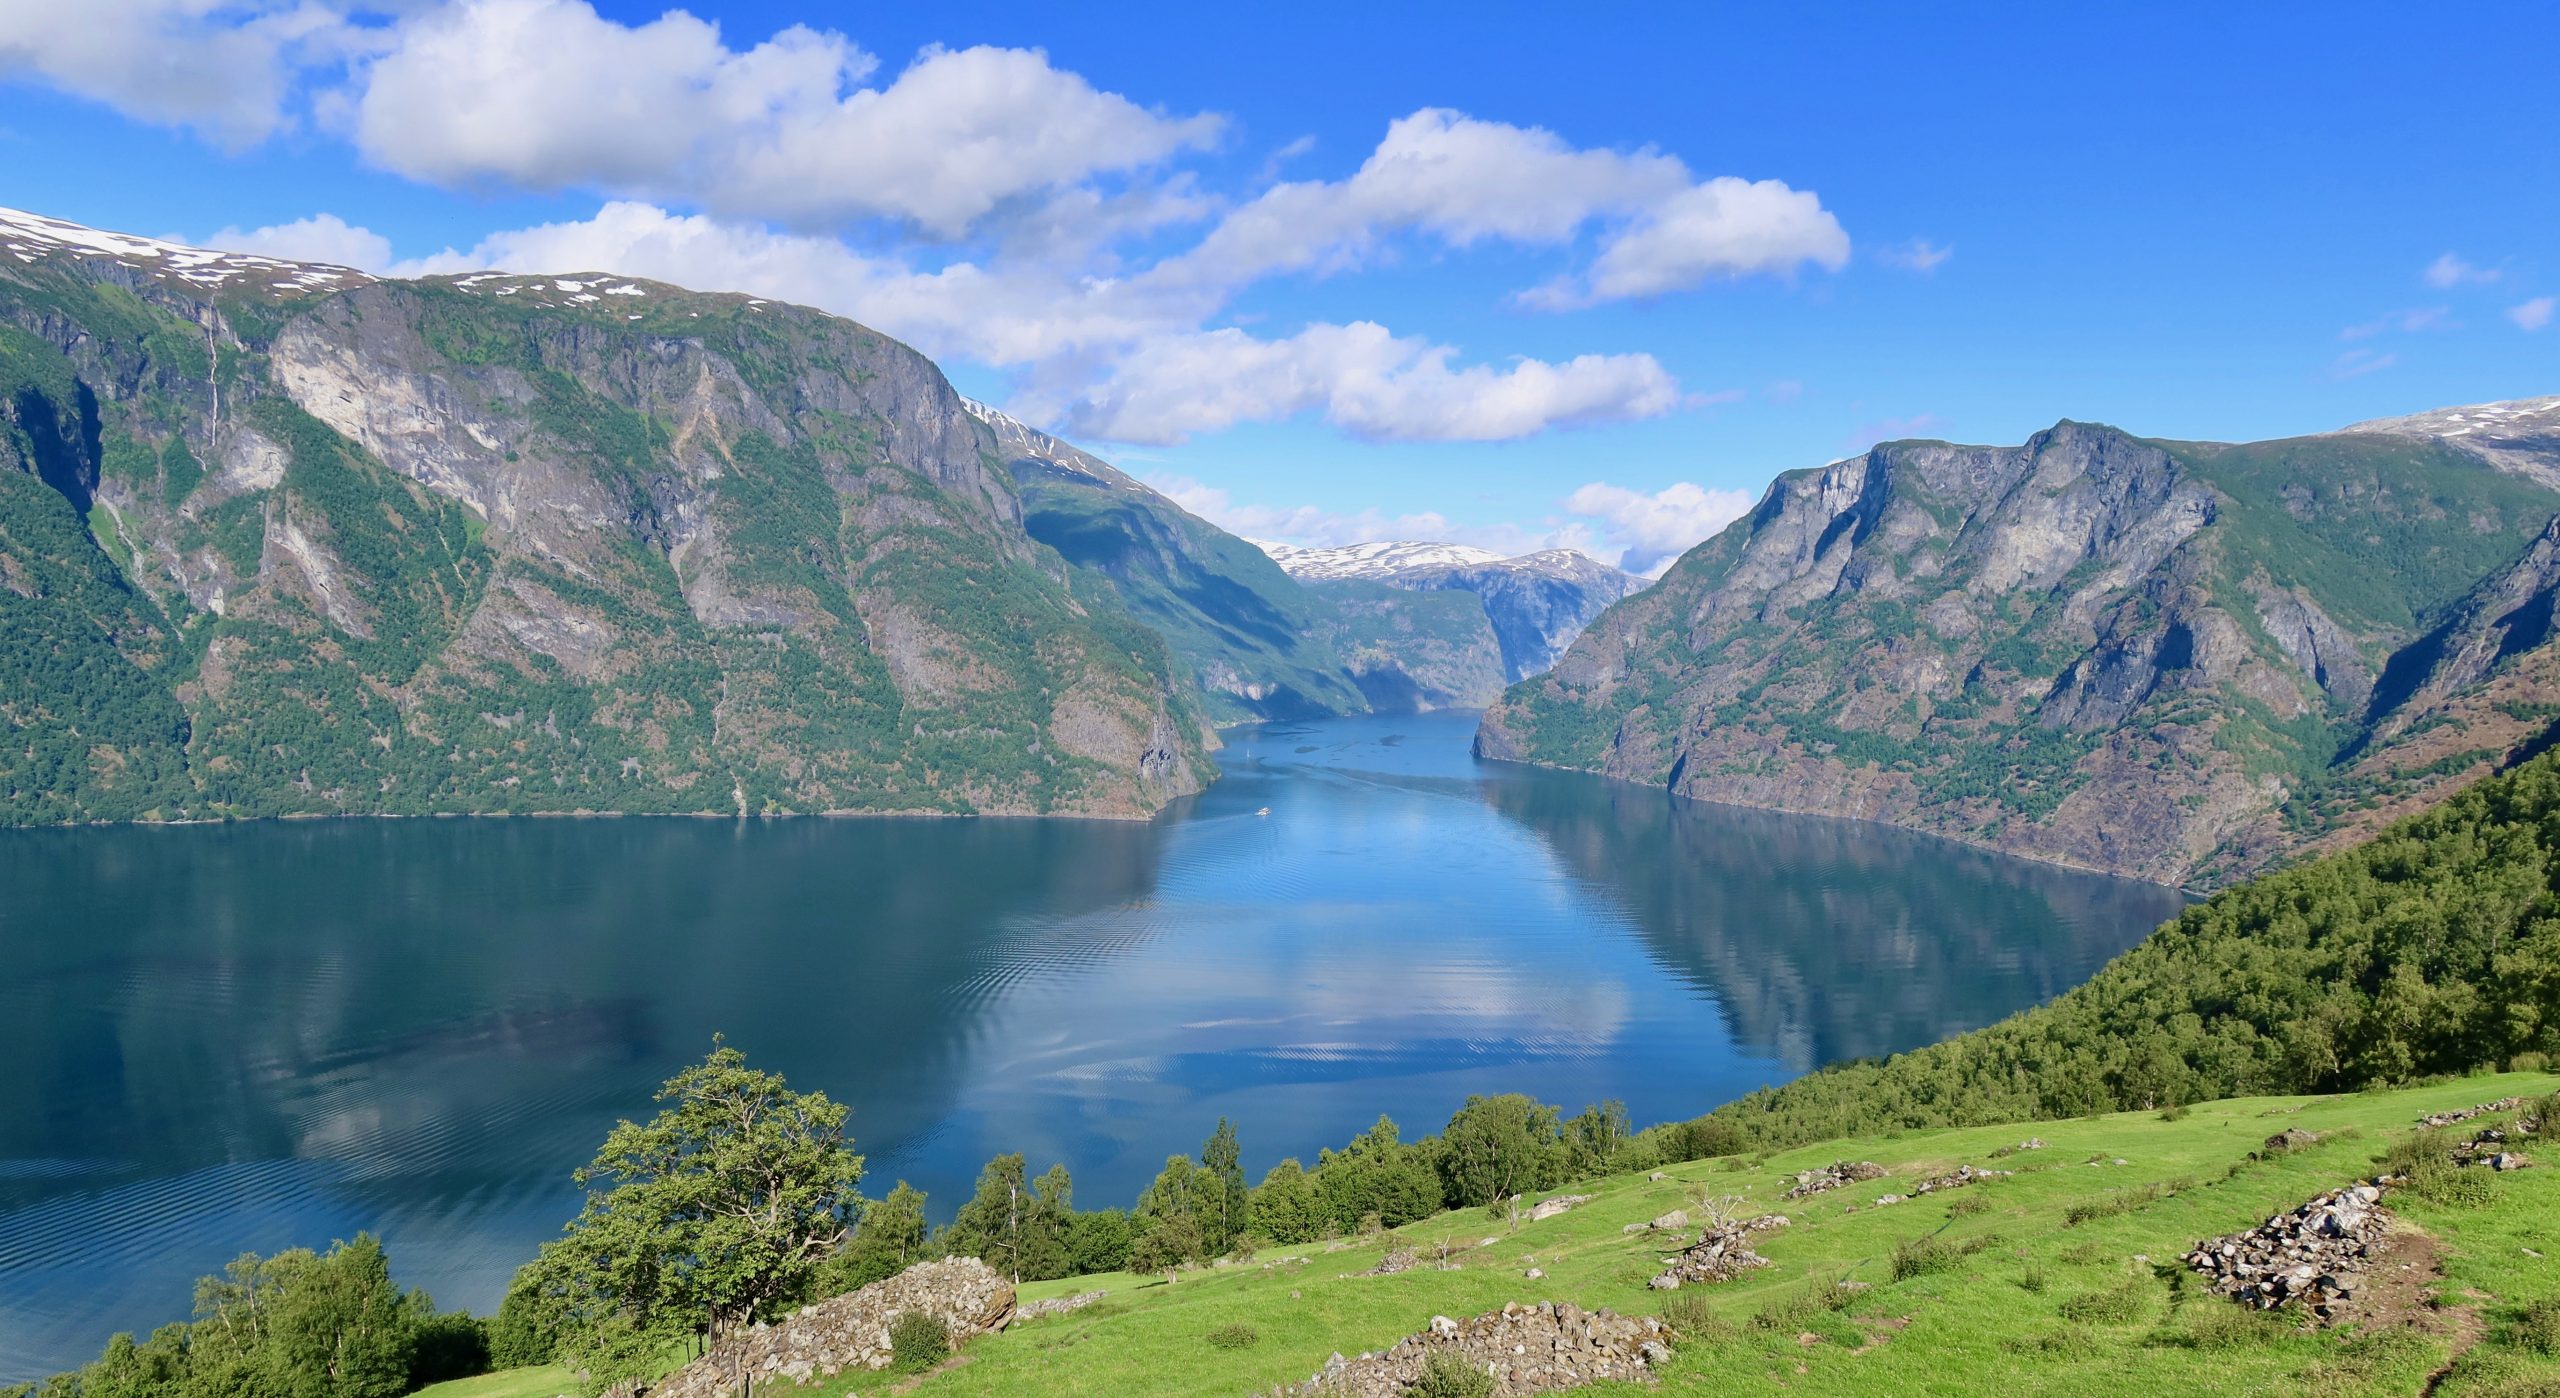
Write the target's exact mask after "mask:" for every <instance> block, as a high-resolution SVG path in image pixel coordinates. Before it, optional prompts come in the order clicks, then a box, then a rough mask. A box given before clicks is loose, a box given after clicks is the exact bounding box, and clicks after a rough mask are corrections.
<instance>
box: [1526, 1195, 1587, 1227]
mask: <svg viewBox="0 0 2560 1398" xmlns="http://www.w3.org/2000/svg"><path fill="white" fill-rule="evenodd" d="M1590 1202H1591V1196H1590V1195H1588V1194H1559V1195H1557V1196H1556V1197H1555V1198H1553V1199H1541V1200H1539V1201H1538V1202H1537V1203H1536V1204H1535V1205H1532V1206H1531V1207H1530V1209H1529V1221H1530V1222H1531V1223H1539V1222H1543V1221H1545V1220H1547V1219H1551V1218H1554V1217H1555V1216H1556V1215H1557V1214H1560V1213H1563V1212H1564V1211H1565V1210H1567V1209H1570V1208H1572V1207H1573V1206H1574V1205H1576V1204H1588V1203H1590Z"/></svg>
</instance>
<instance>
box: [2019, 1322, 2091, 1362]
mask: <svg viewBox="0 0 2560 1398" xmlns="http://www.w3.org/2000/svg"><path fill="white" fill-rule="evenodd" d="M2006 1347H2007V1349H2008V1350H2009V1352H2010V1353H2012V1354H2032V1355H2035V1356H2037V1357H2039V1358H2043V1359H2088V1358H2091V1357H2093V1356H2094V1355H2096V1354H2097V1352H2098V1342H2097V1341H2096V1340H2093V1339H2091V1338H2090V1337H2089V1332H2088V1331H2086V1330H2081V1329H2077V1328H2068V1329H2062V1330H2053V1331H2048V1332H2046V1333H2045V1334H2042V1335H2038V1336H2036V1337H2035V1338H2034V1339H2031V1340H2011V1341H2009V1342H2008V1344H2007V1346H2006Z"/></svg>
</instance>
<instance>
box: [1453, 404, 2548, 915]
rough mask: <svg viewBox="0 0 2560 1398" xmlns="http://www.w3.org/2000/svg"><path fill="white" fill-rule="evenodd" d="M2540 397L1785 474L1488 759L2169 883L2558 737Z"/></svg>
mask: <svg viewBox="0 0 2560 1398" xmlns="http://www.w3.org/2000/svg"><path fill="white" fill-rule="evenodd" d="M2555 426H2560V398H2537V399H2530V400H2522V401H2518V402H2512V403H2497V404H2486V405H2481V406H2476V407H2467V408H2451V409H2445V410H2442V411H2439V412H2435V413H2427V414H2421V415H2418V416H2415V417H2408V418H2396V419H2389V420H2385V421H2380V422H2371V423H2363V424H2359V425H2357V426H2355V427H2352V428H2349V429H2346V430H2344V431H2341V432H2335V433H2329V434H2326V435H2321V436H2313V437H2302V438H2294V439H2289V440H2283V441H2272V442H2257V443H2247V444H2226V443H2208V442H2182V441H2167V440H2149V439H2144V438H2138V437H2134V436H2132V435H2130V434H2128V433H2125V432H2122V431H2119V430H2117V429H2115V428H2111V427H2102V426H2095V425H2090V424H2084V423H2073V422H2064V423H2060V424H2058V425H2056V426H2055V427H2053V428H2052V429H2050V430H2048V431H2045V432H2040V433H2038V434H2036V435H2035V436H2034V437H2033V438H2031V439H2029V440H2028V441H2027V442H2026V443H2025V444H2024V445H2022V446H2017V447H1970V446H1956V445H1951V444H1948V443H1944V442H1889V443H1885V444H1882V445H1880V446H1877V447H1876V448H1874V449H1873V450H1871V451H1868V452H1865V453H1863V454H1861V455H1859V456H1855V457H1852V458H1849V459H1847V460H1844V461H1837V462H1833V463H1831V464H1830V465H1827V466H1823V467H1820V468H1817V469H1812V470H1804V471H1794V472H1789V473H1788V474H1786V475H1783V476H1781V477H1779V478H1778V480H1777V481H1776V482H1775V483H1774V484H1772V485H1771V486H1770V488H1769V490H1768V493H1767V494H1766V495H1765V496H1764V497H1763V498H1762V500H1761V501H1760V504H1759V505H1758V507H1757V508H1755V509H1754V510H1753V511H1752V512H1751V513H1750V514H1749V515H1747V516H1746V517H1744V518H1743V519H1741V520H1740V521H1737V522H1736V523H1734V524H1733V525H1731V526H1729V527H1728V528H1727V529H1726V530H1725V531H1724V532H1723V533H1721V534H1719V535H1718V536H1717V537H1716V538H1714V539H1712V540H1709V541H1708V542H1706V543H1704V544H1702V545H1700V546H1698V547H1697V548H1695V549H1693V550H1691V551H1690V552H1689V553H1688V554H1687V555H1686V556H1685V557H1683V558H1682V559H1681V560H1680V561H1679V562H1678V563H1677V564H1676V565H1675V566H1674V567H1673V568H1672V569H1671V570H1670V571H1669V572H1668V573H1667V574H1666V575H1665V576H1664V578H1663V579H1662V581H1661V582H1660V583H1658V584H1657V585H1655V586H1654V587H1652V588H1650V589H1648V590H1647V591H1645V592H1643V593H1640V594H1638V595H1636V596H1634V597H1633V598H1631V599H1629V600H1628V601H1626V602H1624V603H1621V604H1620V605H1618V606H1617V607H1615V608H1612V609H1611V610H1610V611H1609V612H1608V613H1607V614H1606V615H1605V616H1603V617H1602V618H1601V619H1600V620H1599V621H1598V622H1597V623H1595V624H1594V625H1593V626H1591V627H1590V628H1589V629H1588V630H1587V631H1585V632H1584V633H1583V634H1582V636H1581V637H1580V639H1578V640H1577V641H1576V642H1575V643H1574V644H1573V646H1572V648H1571V650H1570V651H1569V653H1568V654H1567V655H1566V656H1565V657H1564V658H1563V660H1562V661H1561V662H1560V663H1558V664H1557V666H1556V667H1555V668H1554V669H1553V670H1552V671H1551V672H1550V673H1548V674H1546V675H1544V676H1541V677H1538V678H1535V679H1532V680H1530V681H1529V682H1527V683H1524V684H1522V685H1519V686H1517V687H1515V688H1514V689H1513V690H1511V691H1510V692H1509V693H1508V694H1507V695H1506V696H1505V697H1504V699H1503V700H1502V702H1501V703H1500V704H1498V705H1496V706H1495V707H1494V708H1493V709H1492V710H1490V711H1489V712H1488V713H1487V714H1486V716H1485V719H1484V724H1483V728H1482V730H1481V733H1480V735H1479V738H1478V745H1479V748H1480V750H1481V751H1483V752H1484V753H1486V754H1487V755H1490V756H1494V757H1503V758H1515V759H1519V760H1525V761H1532V762H1542V763H1550V764H1554V765H1559V766H1567V767H1580V768H1587V769H1590V770H1594V771H1599V772H1605V773H1608V774H1610V775H1613V776H1617V777H1622V778H1626V779H1628V780H1634V781H1642V782H1650V783H1655V784H1660V785H1664V786H1667V787H1669V788H1670V789H1671V790H1673V791H1676V792H1679V793H1682V794H1684V795H1690V796H1696V797H1701V798H1705V799H1710V800H1717V801H1726V802H1732V803H1735V804H1741V805H1751V806H1763V807H1769V808H1774V809H1783V810H1799V811H1817V812H1824V813H1829V814H1836V815H1854V816H1864V817H1868V818H1872V819H1878V820H1885V821H1891V822H1893V823H1895V824H1900V825H1907V826H1912V827H1915V828H1918V829H1922V830H1928V831H1933V832H1936V833H1939V834H1943V835H1948V836H1951V837H1954V838H1957V839H1961V840H1967V841H1971V842H1975V843H1980V844H1986V845H1991V846H1995V847H1997V848H2001V849H2005V850H2010V851H2014V852H2018V853H2022V854H2029V855H2034V856H2037V857H2040V858H2046V859H2052V860H2057V861H2060V862H2063V863H2069V864H2077V865H2083V866H2086V867H2090V868H2096V869H2104V870H2109V871H2113V872H2118V873H2124V874H2132V875H2137V876H2140V877H2143V878H2149V879H2154V880H2159V881H2164V882H2202V883H2218V882H2223V881H2227V880H2229V879H2232V878H2234V877H2238V876H2240V875H2243V874H2246V873H2248V872H2250V871H2253V870H2256V869H2259V868H2262V867H2265V866H2266V865H2268V864H2270V863H2271V862H2274V861H2275V860H2277V859H2280V858H2282V857H2285V856H2287V855H2290V854H2292V853H2294V852H2296V851H2299V850H2303V849H2305V848H2327V847H2331V846H2333V845H2335V844H2338V843H2342V842H2344V841H2346V840H2348V839H2350V838H2352V837H2353V836H2355V835H2357V834H2359V833H2361V832H2364V831H2368V830H2370V829H2372V828H2374V827H2375V826H2376V825H2378V824H2379V823H2381V822H2382V821H2384V820H2386V819H2388V818H2390V817H2392V816H2394V815H2397V814H2401V813H2404V812H2406V811H2409V810H2411V809H2414V808H2416V807H2418V806H2421V805H2425V804H2428V803H2431V802H2433V801H2435V800H2437V799H2440V798H2441V797H2442V796H2443V795H2445V794H2446V793H2447V792H2449V791H2450V790H2452V789H2453V788H2455V787H2457V786H2459V785H2461V784H2464V783H2467V782H2469V781H2471V780H2473V779H2475V778H2477V777H2479V776H2481V775H2483V774H2485V773H2488V772H2491V771H2494V770H2497V769H2499V768H2501V767H2504V766H2507V765H2510V764H2512V763H2513V762H2515V761H2517V760H2519V759H2520V758H2521V757H2523V756H2526V755H2529V754H2531V753H2533V752H2536V751H2539V750H2541V748H2542V747H2544V746H2545V745H2548V744H2550V743H2551V742H2552V741H2553V740H2554V738H2555V737H2560V728H2555V721H2560V647H2555V645H2554V635H2555V630H2554V620H2555V618H2554V607H2555V602H2560V432H2555V430H2554V429H2555Z"/></svg>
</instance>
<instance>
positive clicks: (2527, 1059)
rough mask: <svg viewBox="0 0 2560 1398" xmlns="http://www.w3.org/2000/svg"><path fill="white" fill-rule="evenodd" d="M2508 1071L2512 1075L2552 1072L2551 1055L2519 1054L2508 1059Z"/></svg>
mask: <svg viewBox="0 0 2560 1398" xmlns="http://www.w3.org/2000/svg"><path fill="white" fill-rule="evenodd" d="M2507 1071H2508V1072H2510V1073H2547V1072H2550V1071H2551V1055H2549V1054H2547V1053H2519V1054H2514V1055H2511V1056H2510V1057H2509V1058H2508V1059H2507Z"/></svg>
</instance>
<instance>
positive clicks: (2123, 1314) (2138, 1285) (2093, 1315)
mask: <svg viewBox="0 0 2560 1398" xmlns="http://www.w3.org/2000/svg"><path fill="white" fill-rule="evenodd" d="M2144 1294H2145V1288H2144V1286H2143V1284H2142V1278H2140V1277H2133V1278H2129V1279H2127V1280H2126V1281H2125V1283H2124V1284H2123V1285H2122V1286H2111V1287H2108V1288H2107V1289H2106V1290H2104V1291H2091V1292H2087V1293H2084V1294H2082V1295H2079V1296H2074V1297H2072V1298H2071V1299H2070V1300H2068V1301H2065V1302H2063V1303H2062V1318H2063V1319H2064V1320H2067V1321H2070V1322H2071V1323H2072V1324H2074V1325H2125V1324H2129V1323H2131V1322H2133V1321H2136V1320H2139V1319H2141V1318H2142V1311H2143V1309H2144V1307H2143V1304H2142V1303H2143V1297H2144Z"/></svg>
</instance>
